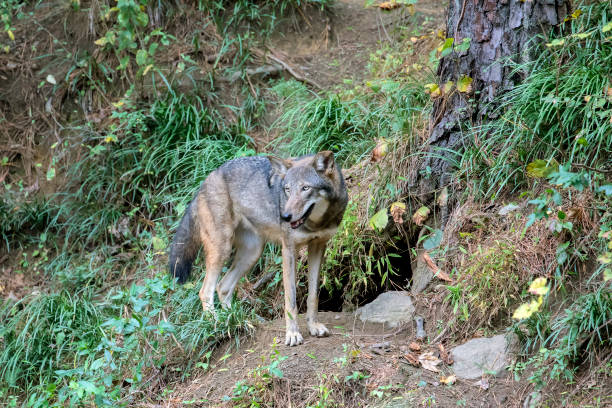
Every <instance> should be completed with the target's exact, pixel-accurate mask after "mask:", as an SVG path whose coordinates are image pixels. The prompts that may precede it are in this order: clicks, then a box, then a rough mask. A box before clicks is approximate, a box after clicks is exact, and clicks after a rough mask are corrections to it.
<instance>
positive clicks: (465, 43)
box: [455, 38, 472, 52]
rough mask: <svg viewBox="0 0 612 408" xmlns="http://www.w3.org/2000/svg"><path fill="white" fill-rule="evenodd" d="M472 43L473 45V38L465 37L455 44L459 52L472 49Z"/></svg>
mask: <svg viewBox="0 0 612 408" xmlns="http://www.w3.org/2000/svg"><path fill="white" fill-rule="evenodd" d="M470 45H472V39H471V38H464V39H463V40H461V43H459V44H457V45H456V46H455V49H456V50H457V51H458V52H466V51H467V50H469V49H470Z"/></svg>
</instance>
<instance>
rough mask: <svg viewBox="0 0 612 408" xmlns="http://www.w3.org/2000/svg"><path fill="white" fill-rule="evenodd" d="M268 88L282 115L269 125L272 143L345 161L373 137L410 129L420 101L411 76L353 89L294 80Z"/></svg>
mask: <svg viewBox="0 0 612 408" xmlns="http://www.w3.org/2000/svg"><path fill="white" fill-rule="evenodd" d="M273 89H274V91H275V92H276V94H277V95H278V97H279V98H280V102H279V105H280V109H281V111H282V115H281V116H280V117H279V119H278V120H277V121H276V123H275V125H274V127H275V130H277V131H278V132H279V134H280V137H278V138H277V139H276V140H275V142H274V146H275V148H277V149H279V150H281V151H284V152H287V154H289V155H292V156H299V155H303V154H311V153H313V152H317V151H321V150H331V151H333V152H334V153H335V154H336V156H337V158H338V160H339V161H340V162H341V163H342V164H343V165H345V166H347V165H350V164H354V163H356V162H358V161H359V160H361V159H363V158H364V157H366V156H367V155H368V154H369V153H370V151H371V150H372V148H374V146H375V145H376V140H377V139H396V140H397V139H399V138H401V137H402V136H403V135H405V134H410V133H411V131H412V130H413V127H412V126H413V124H414V122H415V120H416V118H417V117H418V116H419V115H420V114H421V113H422V110H423V106H424V105H425V104H426V95H425V93H424V92H423V89H422V87H420V86H419V85H418V84H417V83H416V82H411V81H409V82H401V81H395V80H391V79H388V80H381V81H377V82H374V83H369V87H367V88H364V89H360V90H359V92H358V93H356V92H339V93H328V94H326V95H323V96H320V95H316V94H313V93H311V92H310V91H308V89H307V88H306V87H305V86H304V85H303V84H300V83H297V82H295V81H288V82H285V81H282V82H279V83H278V84H277V85H276V86H275V87H274V88H273Z"/></svg>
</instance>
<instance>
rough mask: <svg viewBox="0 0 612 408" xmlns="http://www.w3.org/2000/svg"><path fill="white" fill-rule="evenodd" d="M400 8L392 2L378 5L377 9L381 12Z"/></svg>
mask: <svg viewBox="0 0 612 408" xmlns="http://www.w3.org/2000/svg"><path fill="white" fill-rule="evenodd" d="M399 6H400V4H399V3H396V2H394V1H385V2H384V3H380V4H379V5H378V8H380V9H382V10H393V9H396V8H398V7H399Z"/></svg>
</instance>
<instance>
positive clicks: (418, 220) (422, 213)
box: [412, 206, 431, 225]
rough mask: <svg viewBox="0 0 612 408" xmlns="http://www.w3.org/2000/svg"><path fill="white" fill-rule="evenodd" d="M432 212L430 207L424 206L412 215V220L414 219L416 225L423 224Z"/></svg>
mask: <svg viewBox="0 0 612 408" xmlns="http://www.w3.org/2000/svg"><path fill="white" fill-rule="evenodd" d="M430 212H431V210H430V209H429V208H427V207H425V206H423V207H421V208H419V209H418V210H416V211H415V213H414V214H413V215H412V221H414V223H415V224H416V225H423V222H425V220H426V219H427V217H429V213H430Z"/></svg>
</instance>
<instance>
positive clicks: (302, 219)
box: [289, 204, 314, 229]
mask: <svg viewBox="0 0 612 408" xmlns="http://www.w3.org/2000/svg"><path fill="white" fill-rule="evenodd" d="M313 208H314V204H311V205H310V207H308V209H307V210H306V212H305V213H304V215H303V216H302V218H300V219H299V220H297V221H293V222H291V223H289V225H291V228H293V229H296V228H297V227H299V226H300V225H302V224H303V223H304V222H305V221H306V219H307V218H308V216H309V215H310V213H311V212H312V209H313Z"/></svg>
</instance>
